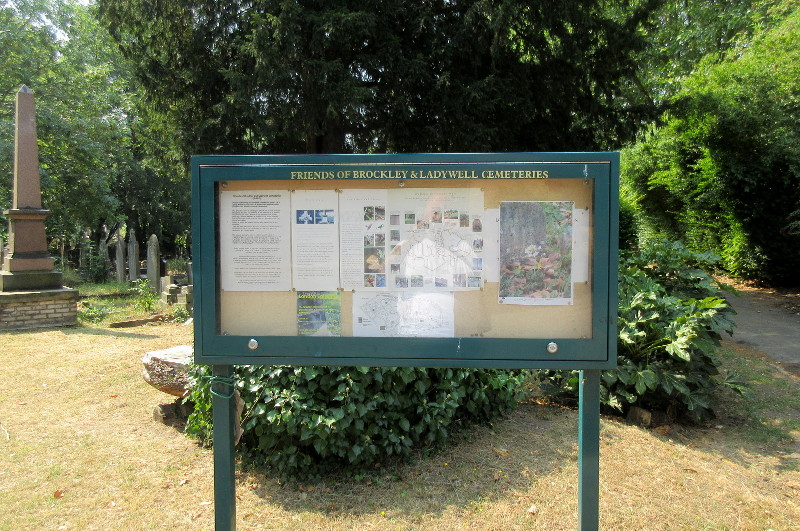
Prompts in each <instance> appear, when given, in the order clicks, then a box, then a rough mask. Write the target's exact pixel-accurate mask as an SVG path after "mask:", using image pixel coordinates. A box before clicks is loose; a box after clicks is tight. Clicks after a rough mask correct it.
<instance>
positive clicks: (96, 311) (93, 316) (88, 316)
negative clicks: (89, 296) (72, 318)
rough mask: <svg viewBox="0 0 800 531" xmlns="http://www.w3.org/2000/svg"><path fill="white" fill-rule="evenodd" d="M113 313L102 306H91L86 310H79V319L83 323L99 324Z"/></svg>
mask: <svg viewBox="0 0 800 531" xmlns="http://www.w3.org/2000/svg"><path fill="white" fill-rule="evenodd" d="M110 313H111V311H110V310H109V308H108V306H105V305H102V304H90V305H88V306H86V307H84V308H78V319H79V320H80V321H81V322H89V323H99V322H100V321H102V320H103V319H105V318H106V317H108V316H109V314H110Z"/></svg>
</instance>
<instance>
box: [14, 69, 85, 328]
mask: <svg viewBox="0 0 800 531" xmlns="http://www.w3.org/2000/svg"><path fill="white" fill-rule="evenodd" d="M40 183H41V179H40V177H39V148H38V146H37V144H36V110H35V107H34V102H33V93H32V92H31V91H30V89H28V87H26V86H24V85H23V86H22V88H20V90H19V91H18V92H17V97H16V121H15V133H14V188H13V194H12V202H11V208H10V209H8V210H5V211H4V212H3V214H5V215H6V216H8V246H7V249H6V251H7V252H6V253H5V256H4V260H3V265H2V270H0V329H10V328H30V327H38V326H63V325H70V324H75V323H76V316H77V306H76V301H77V299H78V292H77V291H75V290H72V289H67V288H64V287H62V285H61V273H60V272H58V271H55V270H54V269H53V258H52V257H51V256H50V253H49V252H48V250H47V234H46V232H45V226H44V221H45V219H46V218H47V216H48V215H49V214H50V211H49V210H45V209H43V208H42V193H41V184H40Z"/></svg>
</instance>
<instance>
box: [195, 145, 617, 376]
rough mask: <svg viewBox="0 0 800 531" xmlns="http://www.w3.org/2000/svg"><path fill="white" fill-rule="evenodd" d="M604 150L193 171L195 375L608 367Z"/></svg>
mask: <svg viewBox="0 0 800 531" xmlns="http://www.w3.org/2000/svg"><path fill="white" fill-rule="evenodd" d="M618 182H619V154H618V153H513V154H425V155H307V156H299V155H298V156H197V157H193V159H192V201H193V207H192V222H193V234H192V237H193V260H194V261H193V264H194V304H195V359H196V361H197V362H198V363H204V364H212V365H229V364H259V365H266V364H281V365H362V366H364V365H366V366H419V367H447V366H449V367H486V368H553V369H557V368H570V369H603V368H610V367H613V366H614V365H615V364H616V316H617V307H616V305H617V300H616V285H617V241H618V236H617V233H618V227H617V225H618V221H617V220H618Z"/></svg>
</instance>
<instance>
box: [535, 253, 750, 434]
mask: <svg viewBox="0 0 800 531" xmlns="http://www.w3.org/2000/svg"><path fill="white" fill-rule="evenodd" d="M716 260H717V257H715V256H713V255H711V254H709V253H704V254H698V253H693V252H690V251H688V250H687V249H686V248H685V247H684V246H683V245H682V244H681V243H678V242H667V241H663V240H662V241H656V242H652V243H651V244H649V245H648V246H647V247H645V248H643V249H642V250H641V251H639V252H631V253H625V254H624V255H623V258H622V260H621V262H620V271H619V316H618V325H619V326H618V329H619V336H618V341H617V350H618V362H619V363H618V367H617V368H616V369H614V370H610V371H605V372H603V375H602V380H601V400H602V402H603V403H604V404H606V405H607V406H610V407H612V408H614V409H616V410H618V411H620V412H622V413H625V412H627V410H628V409H629V408H630V406H631V405H634V404H635V405H638V406H640V407H644V408H646V409H650V410H659V411H663V412H665V413H667V414H668V415H669V416H670V417H671V418H676V417H688V418H690V419H692V420H695V421H701V420H704V419H707V418H710V417H712V416H713V400H712V395H713V393H714V391H715V389H716V388H717V387H718V386H719V385H721V384H728V385H731V386H732V387H734V388H737V389H738V388H739V387H738V384H737V383H736V382H735V381H734V380H733V379H723V378H721V377H720V373H719V370H718V367H719V360H718V359H717V357H716V349H717V347H719V345H720V339H721V336H722V334H723V333H731V332H732V331H733V327H734V323H733V320H732V316H733V314H734V311H733V309H732V308H731V307H730V305H728V303H727V302H726V301H725V299H723V298H721V297H720V289H722V288H723V287H724V286H722V285H720V284H719V283H717V282H716V281H715V280H714V279H713V278H712V277H711V276H709V274H708V273H706V272H705V270H706V269H709V268H711V267H713V265H714V264H715V263H716ZM538 378H539V380H540V382H541V386H542V388H543V389H544V390H545V391H548V392H550V393H552V394H554V395H555V396H561V397H564V396H568V397H577V392H578V377H577V372H576V371H540V372H539V373H538Z"/></svg>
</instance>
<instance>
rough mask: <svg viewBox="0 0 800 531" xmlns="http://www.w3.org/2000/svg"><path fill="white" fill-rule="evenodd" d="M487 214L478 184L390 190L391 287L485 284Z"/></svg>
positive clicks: (459, 288) (442, 287)
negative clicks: (485, 213)
mask: <svg viewBox="0 0 800 531" xmlns="http://www.w3.org/2000/svg"><path fill="white" fill-rule="evenodd" d="M484 217H485V215H484V211H483V192H481V190H480V189H477V188H469V189H441V188H438V189H434V188H409V189H399V190H391V191H390V192H389V277H388V285H389V288H390V289H395V290H403V291H405V290H410V291H415V290H416V291H425V292H431V291H462V290H477V289H480V288H481V287H482V286H483V278H484V275H483V272H484V268H485V258H484V252H483V247H482V243H483V239H484V228H483V223H484Z"/></svg>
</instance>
